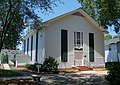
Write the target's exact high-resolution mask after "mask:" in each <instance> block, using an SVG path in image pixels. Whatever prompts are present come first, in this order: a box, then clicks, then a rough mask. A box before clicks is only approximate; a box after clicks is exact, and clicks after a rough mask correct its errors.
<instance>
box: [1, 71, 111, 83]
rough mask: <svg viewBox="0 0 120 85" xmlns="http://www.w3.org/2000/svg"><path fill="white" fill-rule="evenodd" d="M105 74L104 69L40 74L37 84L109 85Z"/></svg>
mask: <svg viewBox="0 0 120 85" xmlns="http://www.w3.org/2000/svg"><path fill="white" fill-rule="evenodd" d="M106 74H107V73H106V71H82V72H79V73H74V74H69V73H67V74H41V75H42V77H41V79H40V80H41V82H39V85H109V84H108V82H107V81H106V80H105V78H104V75H106ZM11 78H13V77H11ZM14 78H15V77H14ZM16 78H22V77H16ZM24 78H25V76H24ZM26 78H29V79H32V77H31V76H26ZM3 79H7V78H3ZM0 80H1V78H0Z"/></svg>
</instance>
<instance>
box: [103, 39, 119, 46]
mask: <svg viewBox="0 0 120 85" xmlns="http://www.w3.org/2000/svg"><path fill="white" fill-rule="evenodd" d="M118 42H120V38H114V39H110V40H105V45H110V44H117V43H118Z"/></svg>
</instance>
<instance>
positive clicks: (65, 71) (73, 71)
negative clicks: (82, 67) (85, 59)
mask: <svg viewBox="0 0 120 85" xmlns="http://www.w3.org/2000/svg"><path fill="white" fill-rule="evenodd" d="M59 72H64V73H76V72H79V70H77V69H76V70H60V71H59Z"/></svg>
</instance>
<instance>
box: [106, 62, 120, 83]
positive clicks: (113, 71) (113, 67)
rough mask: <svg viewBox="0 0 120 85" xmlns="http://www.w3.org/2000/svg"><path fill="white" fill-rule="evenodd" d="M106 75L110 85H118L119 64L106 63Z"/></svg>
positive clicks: (119, 77) (119, 75)
mask: <svg viewBox="0 0 120 85" xmlns="http://www.w3.org/2000/svg"><path fill="white" fill-rule="evenodd" d="M107 70H108V75H107V76H106V80H107V81H108V82H109V84H110V85H119V84H120V62H109V63H107Z"/></svg>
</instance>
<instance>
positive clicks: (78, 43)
mask: <svg viewBox="0 0 120 85" xmlns="http://www.w3.org/2000/svg"><path fill="white" fill-rule="evenodd" d="M74 48H75V49H81V48H83V32H74Z"/></svg>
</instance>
